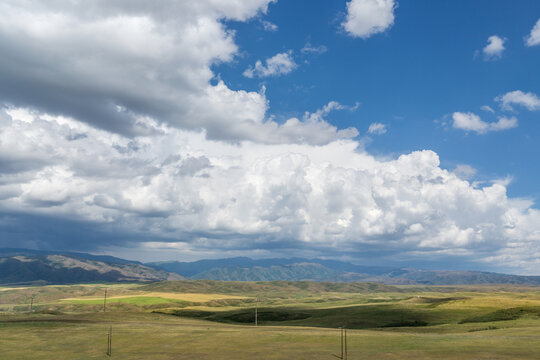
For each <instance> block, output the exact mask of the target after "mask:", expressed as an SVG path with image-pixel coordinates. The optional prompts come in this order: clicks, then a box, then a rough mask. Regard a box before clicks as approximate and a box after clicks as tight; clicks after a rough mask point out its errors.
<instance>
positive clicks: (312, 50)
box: [300, 41, 328, 55]
mask: <svg viewBox="0 0 540 360" xmlns="http://www.w3.org/2000/svg"><path fill="white" fill-rule="evenodd" d="M300 51H301V52H302V53H303V54H318V55H319V54H324V53H325V52H327V51H328V48H327V47H326V46H324V45H319V46H314V45H311V43H310V42H309V41H308V42H307V43H306V44H305V45H304V47H303V48H302V50H300Z"/></svg>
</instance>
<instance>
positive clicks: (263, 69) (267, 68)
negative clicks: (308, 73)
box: [243, 51, 298, 79]
mask: <svg viewBox="0 0 540 360" xmlns="http://www.w3.org/2000/svg"><path fill="white" fill-rule="evenodd" d="M297 66H298V65H297V64H296V63H295V62H294V59H293V57H292V51H288V52H284V53H279V54H276V55H274V56H272V57H271V58H268V59H266V60H265V61H264V64H263V62H262V61H261V60H257V62H256V63H255V66H253V67H251V66H250V67H249V68H247V69H246V70H245V71H244V73H243V75H244V76H245V77H248V78H250V79H251V78H254V77H258V78H264V77H269V76H279V75H285V74H288V73H290V72H291V71H293V70H294V69H296V68H297Z"/></svg>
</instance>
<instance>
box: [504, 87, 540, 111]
mask: <svg viewBox="0 0 540 360" xmlns="http://www.w3.org/2000/svg"><path fill="white" fill-rule="evenodd" d="M495 101H498V102H499V103H500V104H501V107H502V108H503V109H505V110H513V108H512V105H519V106H523V107H525V108H526V109H527V110H530V111H534V110H540V98H539V97H538V96H537V95H536V94H534V93H532V92H528V93H524V92H523V91H521V90H515V91H510V92H508V93H506V94H504V95H500V96H497V97H496V98H495Z"/></svg>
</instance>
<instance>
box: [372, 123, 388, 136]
mask: <svg viewBox="0 0 540 360" xmlns="http://www.w3.org/2000/svg"><path fill="white" fill-rule="evenodd" d="M386 131H387V129H386V125H385V124H381V123H376V122H375V123H372V124H371V125H369V129H368V133H369V134H374V135H381V134H385V133H386Z"/></svg>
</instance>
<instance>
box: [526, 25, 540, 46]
mask: <svg viewBox="0 0 540 360" xmlns="http://www.w3.org/2000/svg"><path fill="white" fill-rule="evenodd" d="M525 44H526V45H527V46H535V45H538V44H540V19H538V21H537V22H536V24H535V25H534V27H533V28H532V30H531V33H530V34H529V36H528V37H527V38H526V39H525Z"/></svg>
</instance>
